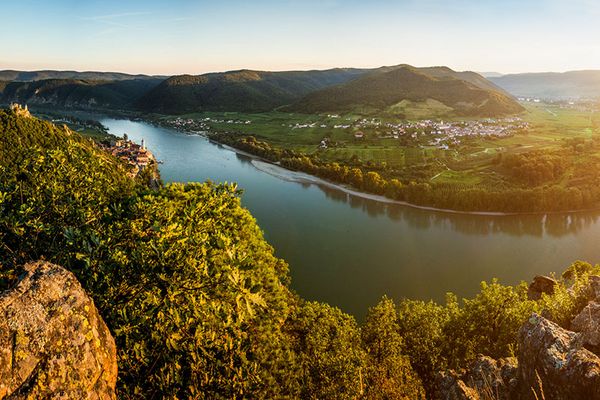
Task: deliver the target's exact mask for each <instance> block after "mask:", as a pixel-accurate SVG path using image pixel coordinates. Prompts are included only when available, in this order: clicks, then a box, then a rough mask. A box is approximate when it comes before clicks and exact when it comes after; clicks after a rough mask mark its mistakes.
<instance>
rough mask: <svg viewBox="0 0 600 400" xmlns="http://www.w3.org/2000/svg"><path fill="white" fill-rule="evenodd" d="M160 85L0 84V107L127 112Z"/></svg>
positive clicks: (55, 81)
mask: <svg viewBox="0 0 600 400" xmlns="http://www.w3.org/2000/svg"><path fill="white" fill-rule="evenodd" d="M161 82H162V79H160V78H146V79H129V80H117V81H105V80H82V79H46V80H38V81H29V82H19V81H13V82H6V81H4V82H1V81H0V103H11V102H17V103H22V104H29V105H52V106H58V107H65V108H82V109H94V108H109V109H131V108H133V107H134V103H135V102H137V101H138V100H139V98H140V97H142V96H143V95H144V94H145V93H147V92H148V91H150V90H151V89H153V88H154V87H156V86H157V85H158V84H160V83H161Z"/></svg>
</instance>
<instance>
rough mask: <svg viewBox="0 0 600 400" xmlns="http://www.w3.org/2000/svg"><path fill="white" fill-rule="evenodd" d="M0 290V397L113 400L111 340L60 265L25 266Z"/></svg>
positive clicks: (114, 374) (90, 304) (113, 352)
mask: <svg viewBox="0 0 600 400" xmlns="http://www.w3.org/2000/svg"><path fill="white" fill-rule="evenodd" d="M24 270H25V273H24V274H23V276H22V277H21V278H20V280H19V282H18V283H17V284H16V286H15V287H14V288H12V289H10V290H7V291H5V292H3V293H0V399H25V398H27V399H29V398H35V399H42V398H43V399H114V398H115V384H116V379H117V362H116V348H115V342H114V339H113V338H112V336H111V335H110V332H109V330H108V328H107V326H106V324H105V323H104V321H103V320H102V318H101V317H100V315H99V314H98V311H97V310H96V307H95V306H94V303H93V302H92V300H91V299H90V298H89V297H88V296H87V294H86V293H85V292H84V290H83V289H82V288H81V285H80V284H79V282H78V281H77V279H76V278H75V277H74V276H73V274H71V273H70V272H68V271H67V270H65V269H63V268H62V267H59V266H56V265H53V264H50V263H46V262H37V263H32V264H28V265H26V266H25V267H24Z"/></svg>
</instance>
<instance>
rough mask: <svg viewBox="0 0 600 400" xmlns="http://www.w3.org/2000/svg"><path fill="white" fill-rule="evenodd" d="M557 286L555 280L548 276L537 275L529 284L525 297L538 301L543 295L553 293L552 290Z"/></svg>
mask: <svg viewBox="0 0 600 400" xmlns="http://www.w3.org/2000/svg"><path fill="white" fill-rule="evenodd" d="M557 284H558V283H557V282H556V279H553V278H550V277H549V276H541V275H538V276H536V277H535V278H533V282H531V283H530V284H529V290H528V291H527V297H528V298H529V299H530V300H539V299H541V298H542V294H543V293H546V294H552V293H554V288H555V286H556V285H557Z"/></svg>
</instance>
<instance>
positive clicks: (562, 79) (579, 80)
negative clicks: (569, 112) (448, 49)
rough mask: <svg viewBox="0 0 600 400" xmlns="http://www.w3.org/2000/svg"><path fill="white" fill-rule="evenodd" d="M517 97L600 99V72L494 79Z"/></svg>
mask: <svg viewBox="0 0 600 400" xmlns="http://www.w3.org/2000/svg"><path fill="white" fill-rule="evenodd" d="M490 80H491V81H492V82H494V83H495V84H496V85H498V86H500V87H501V88H503V89H505V90H506V91H508V92H510V93H511V94H513V95H515V96H524V97H540V98H545V99H570V98H600V71H593V70H589V71H570V72H562V73H559V72H543V73H526V74H510V75H503V76H500V77H492V78H490Z"/></svg>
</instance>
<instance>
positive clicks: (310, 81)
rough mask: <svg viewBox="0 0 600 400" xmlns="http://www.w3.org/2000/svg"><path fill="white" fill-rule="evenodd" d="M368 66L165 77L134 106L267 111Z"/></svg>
mask: <svg viewBox="0 0 600 400" xmlns="http://www.w3.org/2000/svg"><path fill="white" fill-rule="evenodd" d="M366 71H367V70H363V69H352V68H336V69H330V70H324V71H286V72H266V71H252V70H240V71H230V72H223V73H210V74H204V75H197V76H192V75H180V76H173V77H171V78H168V79H166V80H165V81H164V82H162V83H161V84H160V85H158V86H157V87H156V88H154V89H153V90H151V91H150V92H148V93H147V94H146V95H144V96H143V97H142V98H141V99H140V100H139V101H138V102H137V107H138V108H139V109H140V110H143V111H146V112H158V113H165V114H180V113H187V112H194V111H246V112H260V111H270V110H273V109H274V108H277V107H280V106H282V105H285V104H289V103H292V102H293V101H295V100H298V99H299V98H301V97H302V96H304V95H306V94H308V93H310V92H313V91H315V90H319V89H323V88H325V87H329V86H333V85H337V84H340V83H344V82H348V81H350V80H352V79H354V78H356V77H358V76H361V75H362V74H364V73H365V72H366Z"/></svg>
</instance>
